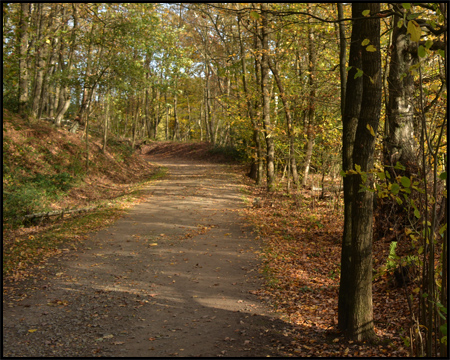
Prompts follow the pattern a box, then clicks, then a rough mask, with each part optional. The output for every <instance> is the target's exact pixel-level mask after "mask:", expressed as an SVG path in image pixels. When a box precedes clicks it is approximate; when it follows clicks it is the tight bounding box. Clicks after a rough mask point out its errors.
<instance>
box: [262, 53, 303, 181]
mask: <svg viewBox="0 0 450 360" xmlns="http://www.w3.org/2000/svg"><path fill="white" fill-rule="evenodd" d="M269 66H270V70H272V73H273V76H274V77H275V81H276V83H277V86H278V89H279V90H280V97H281V101H282V102H283V106H284V113H285V116H286V128H287V135H288V138H289V160H288V161H289V163H290V170H291V173H292V180H293V182H294V184H298V180H299V179H298V173H297V163H296V161H295V156H294V155H295V153H294V151H295V149H294V134H293V132H292V116H291V109H290V106H289V101H288V100H287V98H286V97H287V95H286V92H285V89H284V86H283V83H282V82H281V78H280V75H279V74H278V69H277V65H276V64H275V65H273V64H272V63H271V62H270V61H269ZM311 151H312V148H311ZM288 176H289V175H288Z"/></svg>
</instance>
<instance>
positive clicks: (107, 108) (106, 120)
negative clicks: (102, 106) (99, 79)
mask: <svg viewBox="0 0 450 360" xmlns="http://www.w3.org/2000/svg"><path fill="white" fill-rule="evenodd" d="M105 100H106V110H105V123H104V129H103V131H104V132H103V147H102V152H103V154H105V153H106V144H107V141H108V126H109V106H110V105H109V103H110V95H109V94H108V93H107V94H106V99H105Z"/></svg>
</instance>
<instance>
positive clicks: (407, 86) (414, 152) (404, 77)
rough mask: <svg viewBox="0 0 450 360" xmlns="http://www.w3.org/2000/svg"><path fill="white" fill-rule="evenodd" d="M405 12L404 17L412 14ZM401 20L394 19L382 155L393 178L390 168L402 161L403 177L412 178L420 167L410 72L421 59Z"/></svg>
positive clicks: (413, 88) (396, 17) (398, 18)
mask: <svg viewBox="0 0 450 360" xmlns="http://www.w3.org/2000/svg"><path fill="white" fill-rule="evenodd" d="M405 12H406V14H405V16H408V15H409V14H410V11H406V10H405ZM401 19H402V18H401V17H399V16H398V15H395V16H394V23H393V32H392V51H391V60H390V64H389V76H388V89H389V100H388V107H387V109H386V115H387V116H386V134H385V140H384V142H383V144H384V149H383V152H384V163H385V166H386V170H388V171H390V172H391V175H394V174H393V172H392V168H391V167H392V166H395V164H396V163H397V161H399V162H400V163H401V164H402V165H403V166H405V168H406V169H405V171H404V173H403V174H402V175H405V176H408V177H409V176H411V175H412V174H417V173H418V168H419V164H418V160H417V159H418V144H417V142H416V140H415V139H414V100H413V99H414V96H415V94H414V91H415V87H414V77H413V76H412V75H411V73H410V70H409V69H410V68H411V66H413V65H414V64H415V63H417V61H418V59H417V56H414V55H413V54H417V42H414V41H411V39H410V35H408V34H407V33H406V28H405V26H401V27H398V26H397V23H398V22H399V21H400V20H401ZM416 135H417V136H418V134H416ZM394 177H395V175H394V176H393V178H394Z"/></svg>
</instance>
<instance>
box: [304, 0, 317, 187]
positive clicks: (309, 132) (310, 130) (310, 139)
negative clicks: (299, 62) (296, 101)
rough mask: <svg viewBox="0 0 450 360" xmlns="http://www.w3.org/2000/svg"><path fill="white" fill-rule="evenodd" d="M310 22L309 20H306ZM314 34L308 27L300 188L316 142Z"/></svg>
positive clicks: (307, 170)
mask: <svg viewBox="0 0 450 360" xmlns="http://www.w3.org/2000/svg"><path fill="white" fill-rule="evenodd" d="M307 6H308V12H309V11H310V5H309V4H308V5H307ZM308 21H310V19H309V20H308ZM314 41H315V40H314V32H313V27H312V26H308V50H309V51H308V57H309V65H308V71H309V105H308V107H309V108H308V116H307V121H308V122H307V125H306V136H307V144H306V154H305V162H304V167H303V179H302V186H306V182H307V180H308V174H309V167H310V165H311V158H312V152H313V148H314V144H315V142H316V135H315V131H314V119H315V116H316V88H315V86H316V84H315V82H316V81H315V76H316V74H315V72H316V48H315V47H314Z"/></svg>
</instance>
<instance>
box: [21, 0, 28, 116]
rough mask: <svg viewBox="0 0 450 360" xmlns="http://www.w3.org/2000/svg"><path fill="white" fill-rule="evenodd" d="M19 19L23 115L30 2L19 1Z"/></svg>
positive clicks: (25, 104) (22, 109) (23, 109)
mask: <svg viewBox="0 0 450 360" xmlns="http://www.w3.org/2000/svg"><path fill="white" fill-rule="evenodd" d="M20 6H21V13H20V21H19V114H21V115H24V114H25V110H26V107H27V104H28V67H27V51H28V23H29V18H28V17H29V15H30V4H29V3H21V4H20Z"/></svg>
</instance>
